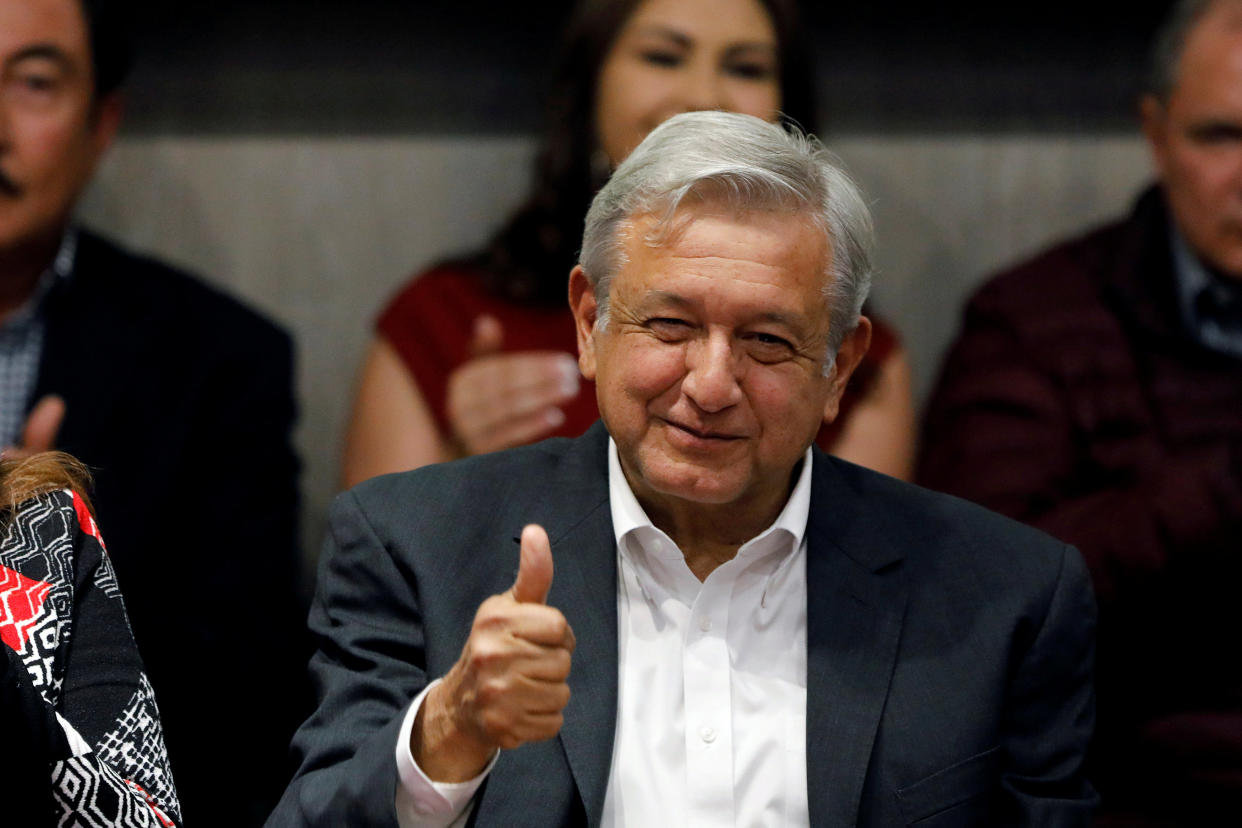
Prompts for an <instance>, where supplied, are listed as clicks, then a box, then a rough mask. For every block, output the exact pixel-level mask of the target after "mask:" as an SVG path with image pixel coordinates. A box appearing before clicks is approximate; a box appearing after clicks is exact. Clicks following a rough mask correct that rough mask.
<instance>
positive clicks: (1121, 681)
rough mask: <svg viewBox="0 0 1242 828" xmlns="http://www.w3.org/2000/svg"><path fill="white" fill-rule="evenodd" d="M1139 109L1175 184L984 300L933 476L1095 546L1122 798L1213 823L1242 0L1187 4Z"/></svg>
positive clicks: (1228, 570)
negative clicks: (1119, 220)
mask: <svg viewBox="0 0 1242 828" xmlns="http://www.w3.org/2000/svg"><path fill="white" fill-rule="evenodd" d="M1141 114H1142V123H1143V132H1144V135H1145V136H1146V138H1147V141H1148V143H1149V144H1150V146H1151V150H1152V155H1153V157H1154V159H1155V162H1156V169H1157V172H1158V177H1159V183H1158V184H1157V185H1156V186H1154V187H1152V188H1151V189H1149V190H1148V191H1147V192H1146V193H1144V194H1143V195H1142V197H1141V198H1140V199H1139V200H1138V204H1137V205H1136V207H1135V208H1134V212H1133V213H1132V214H1131V215H1130V216H1129V218H1127V219H1125V220H1123V221H1121V222H1118V223H1115V224H1111V225H1109V226H1107V227H1104V228H1102V229H1098V230H1095V231H1094V232H1092V233H1090V234H1088V235H1086V236H1084V237H1082V238H1079V239H1076V240H1073V241H1070V242H1068V243H1064V244H1061V245H1059V246H1057V247H1055V248H1053V249H1052V250H1051V251H1048V252H1045V253H1043V254H1042V255H1040V256H1038V257H1036V258H1035V259H1034V260H1032V261H1030V262H1027V263H1025V264H1023V265H1021V266H1019V267H1016V268H1014V269H1013V270H1010V271H1008V272H1006V273H1004V274H1001V275H999V276H997V277H995V278H994V279H992V280H990V281H989V282H988V283H987V284H986V285H985V286H984V287H983V289H982V290H980V291H979V293H978V294H977V295H976V296H975V297H974V299H973V300H972V301H971V303H970V306H969V307H968V308H967V311H966V317H965V323H964V327H963V329H962V332H961V335H960V338H959V339H958V342H957V344H956V345H955V346H954V349H953V351H952V353H951V355H950V357H949V359H948V362H947V363H946V365H945V368H944V373H943V376H942V378H941V380H940V385H939V388H938V390H937V392H936V394H935V395H934V397H933V399H932V402H931V405H930V408H929V411H928V415H927V423H926V432H925V440H924V454H923V458H922V462H921V471H920V477H921V482H923V483H925V484H926V485H929V486H932V487H934V488H940V489H943V490H945V491H949V492H952V493H955V494H960V495H963V496H965V497H968V498H971V499H973V500H976V501H978V502H979V503H982V504H984V505H985V506H989V507H991V508H994V509H996V510H997V511H1000V512H1003V513H1006V514H1009V515H1011V516H1013V517H1017V518H1020V519H1022V520H1025V521H1028V522H1030V523H1032V524H1034V525H1035V526H1038V527H1041V528H1043V529H1045V530H1047V531H1048V532H1051V533H1052V534H1053V535H1056V536H1057V537H1059V538H1061V539H1063V540H1065V541H1068V542H1071V543H1073V544H1075V545H1076V546H1077V547H1078V548H1079V549H1081V550H1082V552H1083V556H1084V557H1085V558H1086V561H1087V564H1088V567H1089V569H1090V571H1091V573H1092V576H1093V578H1094V580H1095V587H1096V590H1097V593H1098V596H1099V601H1100V649H1099V668H1098V670H1099V672H1098V675H1099V690H1100V720H1099V721H1100V727H1099V731H1098V734H1097V744H1096V747H1095V751H1094V760H1095V761H1094V762H1093V767H1094V771H1093V774H1092V778H1093V780H1095V781H1097V783H1098V786H1099V788H1100V793H1101V795H1102V796H1103V811H1105V812H1110V813H1111V812H1114V811H1118V812H1131V813H1133V814H1150V815H1151V818H1152V820H1153V822H1154V823H1156V824H1164V823H1163V822H1160V821H1159V820H1160V819H1161V817H1160V816H1159V815H1161V814H1163V815H1164V817H1163V818H1165V819H1171V820H1172V821H1173V822H1174V823H1176V824H1179V825H1181V824H1216V821H1217V820H1218V819H1219V814H1221V813H1231V814H1233V815H1234V816H1235V817H1236V815H1238V814H1239V813H1242V661H1240V660H1239V659H1238V658H1237V655H1236V653H1237V642H1236V638H1237V631H1238V630H1239V628H1242V613H1240V612H1239V609H1238V607H1239V602H1238V600H1237V585H1238V583H1239V581H1240V579H1242V556H1240V555H1239V554H1238V553H1239V538H1242V2H1238V1H1237V0H1212V1H1208V0H1188V1H1187V2H1182V3H1180V4H1178V5H1177V6H1176V7H1175V8H1174V9H1173V11H1172V14H1171V16H1170V18H1169V20H1168V21H1167V22H1166V23H1165V25H1164V27H1163V29H1162V30H1161V32H1160V34H1159V37H1158V38H1157V41H1156V47H1155V49H1154V53H1153V65H1152V71H1151V78H1150V81H1149V92H1148V94H1147V95H1146V96H1145V97H1144V98H1143V100H1142V108H1141ZM1195 815H1197V816H1195ZM1135 818H1136V819H1138V817H1137V816H1136V817H1135Z"/></svg>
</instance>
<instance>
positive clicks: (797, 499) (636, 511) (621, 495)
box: [608, 437, 813, 549]
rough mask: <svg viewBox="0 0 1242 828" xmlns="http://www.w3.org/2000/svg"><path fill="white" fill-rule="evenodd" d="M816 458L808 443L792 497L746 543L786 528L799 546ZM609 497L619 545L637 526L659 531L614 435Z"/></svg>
mask: <svg viewBox="0 0 1242 828" xmlns="http://www.w3.org/2000/svg"><path fill="white" fill-rule="evenodd" d="M812 459H813V458H812V452H811V449H810V448H809V447H808V448H807V450H806V454H805V455H804V456H803V458H802V470H801V471H800V472H799V474H798V482H797V483H796V484H794V488H793V491H792V492H791V493H790V495H789V500H787V501H786V502H785V508H783V509H781V513H780V514H779V515H777V517H776V520H775V521H773V522H772V525H771V526H769V527H768V528H767V529H765V530H764V531H763V532H761V533H760V534H759V535H757V536H756V537H755V538H752V539H751V540H750V541H748V542H747V543H746V544H745V547H751V546H752V544H753V542H754V541H756V540H759V539H761V538H764V537H766V536H768V535H770V534H772V533H774V532H777V531H784V532H787V533H789V535H791V536H792V538H793V544H792V546H791V547H790V548H791V549H797V548H798V547H800V546H801V545H802V538H803V536H804V535H805V534H806V524H807V520H808V519H809V518H810V515H811V462H812ZM608 501H609V507H610V508H611V509H612V528H613V532H614V533H615V535H616V541H617V546H618V547H620V548H624V545H623V544H622V540H623V539H624V538H625V536H626V535H628V534H630V533H631V532H634V531H636V530H639V529H643V528H648V527H649V528H651V529H653V530H655V531H659V530H658V529H657V528H656V526H655V524H653V523H652V522H651V518H649V517H647V513H646V512H645V511H643V507H642V506H640V505H639V503H638V498H637V497H635V496H634V490H633V489H631V488H630V483H629V481H628V480H626V479H625V472H623V471H622V470H621V460H620V458H619V456H618V455H617V444H616V442H614V441H613V439H612V438H611V437H609V438H608ZM745 547H744V548H745Z"/></svg>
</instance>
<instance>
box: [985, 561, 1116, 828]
mask: <svg viewBox="0 0 1242 828" xmlns="http://www.w3.org/2000/svg"><path fill="white" fill-rule="evenodd" d="M1095 617H1096V613H1095V599H1094V596H1093V595H1092V592H1091V583H1090V580H1089V578H1088V576H1087V573H1086V569H1085V567H1084V565H1083V560H1082V556H1081V555H1079V554H1078V552H1077V551H1076V550H1075V549H1073V548H1072V547H1068V546H1067V547H1065V548H1064V551H1063V554H1062V558H1061V571H1060V573H1059V574H1058V577H1057V580H1056V584H1055V587H1054V589H1053V591H1052V594H1051V597H1050V600H1049V601H1048V605H1047V612H1046V614H1045V615H1044V617H1043V619H1042V623H1040V624H1038V625H1034V624H1032V625H1031V626H1030V627H1029V628H1027V629H1023V630H1020V631H1019V632H1020V634H1021V635H1022V636H1023V637H1025V638H1028V639H1029V646H1028V647H1027V648H1026V650H1025V652H1024V653H1023V654H1022V657H1021V660H1020V661H1019V662H1018V664H1017V665H1016V666H1015V668H1014V672H1013V678H1012V680H1011V682H1010V684H1009V688H1008V694H1009V699H1008V704H1007V705H1006V714H1005V721H1004V725H1003V732H1004V740H1003V742H1002V744H1001V750H1002V752H1003V753H1004V754H1005V756H1004V760H1003V761H1004V765H1003V767H1004V770H1003V771H1002V775H1001V788H1002V791H1003V797H1002V802H1003V805H1002V808H1001V814H1002V817H1003V822H1002V824H1005V825H1049V826H1054V825H1055V826H1060V825H1064V826H1076V825H1081V826H1085V825H1087V824H1088V823H1089V820H1090V815H1091V812H1092V810H1093V809H1094V807H1095V806H1096V804H1097V802H1098V797H1097V796H1096V795H1095V792H1094V790H1093V789H1092V787H1091V785H1090V784H1088V782H1087V780H1086V776H1085V775H1084V771H1083V769H1084V765H1085V759H1086V748H1087V743H1088V742H1089V740H1090V738H1091V732H1092V728H1093V726H1094V723H1095V691H1094V685H1093V675H1092V674H1093V665H1094V663H1095Z"/></svg>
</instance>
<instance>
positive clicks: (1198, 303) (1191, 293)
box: [1169, 222, 1242, 357]
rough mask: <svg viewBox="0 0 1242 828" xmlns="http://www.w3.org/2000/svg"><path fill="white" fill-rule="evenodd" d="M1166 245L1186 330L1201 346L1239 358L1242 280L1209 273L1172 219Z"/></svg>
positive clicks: (1241, 338) (1241, 347)
mask: <svg viewBox="0 0 1242 828" xmlns="http://www.w3.org/2000/svg"><path fill="white" fill-rule="evenodd" d="M1169 244H1170V247H1171V249H1172V251H1173V272H1174V273H1175V274H1176V278H1177V302H1178V309H1179V310H1180V311H1181V317H1182V324H1183V326H1184V327H1185V328H1186V332H1187V333H1189V334H1190V335H1191V336H1192V337H1193V338H1194V339H1195V341H1196V342H1198V343H1199V344H1200V345H1202V346H1204V347H1205V348H1210V349H1212V350H1214V351H1220V352H1221V353H1225V354H1230V355H1232V356H1236V357H1242V283H1238V284H1234V283H1232V282H1230V281H1227V280H1226V279H1223V278H1221V277H1220V276H1217V275H1216V274H1214V273H1212V272H1211V271H1210V270H1209V269H1208V268H1207V267H1206V266H1205V265H1204V264H1203V262H1202V261H1201V260H1200V259H1199V257H1198V256H1197V255H1195V253H1194V251H1192V250H1191V249H1190V245H1189V243H1187V241H1186V238H1185V236H1183V235H1182V233H1181V231H1180V230H1178V229H1177V227H1176V226H1174V225H1173V223H1172V222H1170V223H1169Z"/></svg>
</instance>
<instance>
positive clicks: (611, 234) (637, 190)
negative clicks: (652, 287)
mask: <svg viewBox="0 0 1242 828" xmlns="http://www.w3.org/2000/svg"><path fill="white" fill-rule="evenodd" d="M687 196H689V197H691V198H694V199H696V200H701V201H704V202H709V203H722V204H723V205H724V206H727V207H729V208H731V209H734V210H738V211H741V212H747V211H751V210H756V211H758V210H764V211H767V210H782V211H787V212H789V213H790V214H791V215H792V216H796V217H804V218H808V219H810V220H811V221H812V222H813V224H814V225H815V226H816V227H818V228H819V229H821V230H822V231H823V232H824V234H825V236H826V237H827V240H828V244H829V255H828V261H827V262H826V263H825V264H826V265H827V269H826V271H825V273H824V297H825V300H826V301H827V303H828V310H829V313H830V322H829V325H830V327H829V332H828V352H827V363H826V364H825V366H824V371H825V373H828V372H829V371H830V370H831V368H832V364H833V362H834V361H835V359H836V354H837V350H838V349H839V348H840V347H841V342H842V341H844V339H845V337H846V335H847V334H849V333H850V332H851V331H853V330H854V328H855V327H857V325H858V317H859V314H860V313H861V311H862V305H863V302H864V301H865V300H866V298H867V293H868V291H869V290H870V289H871V248H872V244H873V236H874V232H873V229H872V223H871V213H870V211H869V210H868V209H867V205H866V203H865V202H864V201H863V198H862V194H861V193H860V192H859V190H858V187H857V186H856V185H855V184H854V182H853V181H852V180H851V179H850V177H849V175H848V174H847V173H846V172H845V171H844V170H843V169H842V166H841V163H840V161H839V160H838V159H837V157H836V156H835V155H833V154H832V153H831V152H829V151H828V150H827V149H825V148H824V146H823V144H821V143H820V142H819V141H818V140H817V139H816V138H815V137H814V136H809V135H804V134H803V133H801V132H800V131H798V130H797V129H796V128H787V127H782V126H780V125H777V124H772V123H769V122H767V121H764V120H761V119H759V118H755V117H752V116H750V115H740V114H737V113H732V112H686V113H683V114H681V115H676V116H674V117H672V118H670V119H668V120H667V121H665V122H664V123H663V124H661V125H660V126H658V127H656V128H655V129H654V130H652V131H651V133H650V134H649V135H648V136H647V137H646V139H644V140H643V142H642V143H641V144H639V145H638V148H637V149H635V150H634V151H633V152H632V153H630V156H629V157H628V158H627V159H626V160H625V161H624V163H622V164H621V166H620V167H618V168H617V171H616V172H615V173H613V175H612V178H611V179H609V181H608V183H607V184H606V185H604V188H603V189H601V190H600V191H599V193H598V194H596V196H595V199H594V200H593V201H592V202H591V209H590V210H589V211H588V212H587V217H586V229H585V232H584V233H583V237H582V255H581V256H580V257H579V264H581V265H582V269H583V270H584V271H585V272H586V276H587V279H588V281H590V283H591V287H592V288H593V290H594V292H595V299H596V302H597V304H598V306H599V315H598V317H597V322H596V324H597V325H598V326H599V327H601V328H602V327H604V326H606V325H607V324H608V291H609V287H610V285H611V282H612V278H613V276H614V275H616V273H617V272H618V270H619V269H620V268H621V266H622V265H623V264H624V251H623V246H624V240H623V237H622V229H623V225H625V224H626V222H627V221H628V220H629V219H631V218H634V217H637V216H642V215H651V216H654V217H655V218H656V221H657V223H656V226H655V227H654V228H653V230H652V232H651V234H649V236H648V241H649V242H651V243H654V244H658V243H660V241H662V240H663V236H664V234H666V233H667V232H668V231H669V229H670V222H671V221H672V219H673V215H674V213H675V212H676V211H677V208H678V206H679V205H680V204H681V203H682V202H683V201H684V200H685V199H686V198H687Z"/></svg>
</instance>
